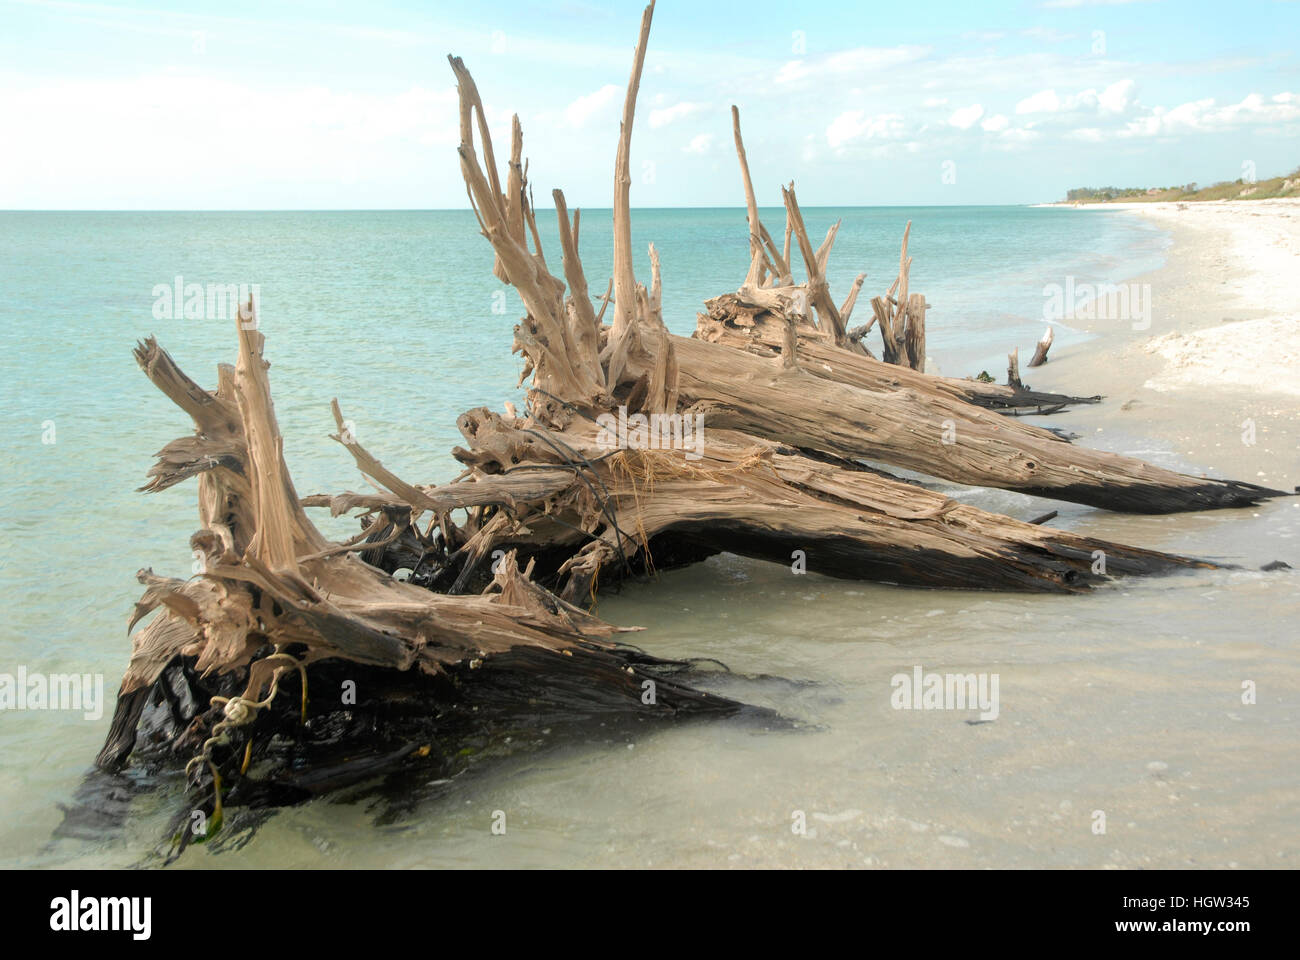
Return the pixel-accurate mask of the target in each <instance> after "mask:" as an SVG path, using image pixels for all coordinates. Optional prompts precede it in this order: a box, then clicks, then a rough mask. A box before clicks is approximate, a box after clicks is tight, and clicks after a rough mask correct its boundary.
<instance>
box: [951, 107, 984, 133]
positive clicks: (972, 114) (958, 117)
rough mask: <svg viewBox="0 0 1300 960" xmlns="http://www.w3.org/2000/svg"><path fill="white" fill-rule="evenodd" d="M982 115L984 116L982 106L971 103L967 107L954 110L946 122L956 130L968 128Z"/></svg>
mask: <svg viewBox="0 0 1300 960" xmlns="http://www.w3.org/2000/svg"><path fill="white" fill-rule="evenodd" d="M982 116H984V108H983V107H982V106H981V105H980V104H978V103H973V104H971V105H970V106H969V107H962V108H961V109H960V110H954V111H953V113H952V116H950V117H949V118H948V122H949V123H951V124H952V125H953V126H954V127H956V128H957V129H958V130H969V129H970V128H971V127H973V126H975V124H976V123H978V122H979V119H980V117H982Z"/></svg>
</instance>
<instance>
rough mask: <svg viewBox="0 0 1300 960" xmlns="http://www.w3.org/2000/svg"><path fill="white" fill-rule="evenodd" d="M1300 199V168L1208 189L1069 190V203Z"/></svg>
mask: <svg viewBox="0 0 1300 960" xmlns="http://www.w3.org/2000/svg"><path fill="white" fill-rule="evenodd" d="M1274 197H1300V167H1297V168H1296V169H1294V170H1292V171H1291V172H1290V173H1288V174H1286V175H1285V176H1281V177H1273V178H1271V179H1269V180H1255V181H1249V180H1245V179H1241V178H1238V179H1236V180H1223V181H1220V182H1219V183H1215V184H1211V185H1210V186H1208V187H1200V186H1198V185H1197V184H1195V183H1188V184H1185V185H1183V186H1181V187H1076V188H1074V189H1073V190H1068V191H1066V194H1065V200H1066V202H1067V203H1109V202H1113V201H1119V202H1123V203H1156V202H1160V201H1164V202H1168V201H1171V200H1178V201H1205V200H1268V199H1272V198H1274Z"/></svg>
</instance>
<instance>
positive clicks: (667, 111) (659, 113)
mask: <svg viewBox="0 0 1300 960" xmlns="http://www.w3.org/2000/svg"><path fill="white" fill-rule="evenodd" d="M707 107H708V104H707V103H692V102H691V101H689V100H683V101H682V102H681V103H675V104H673V105H672V106H671V107H662V108H660V109H658V110H651V111H650V126H651V127H666V126H668V124H670V123H672V122H673V121H674V120H681V119H682V118H683V117H689V116H691V115H692V114H695V113H699V112H700V111H701V110H704V109H705V108H707Z"/></svg>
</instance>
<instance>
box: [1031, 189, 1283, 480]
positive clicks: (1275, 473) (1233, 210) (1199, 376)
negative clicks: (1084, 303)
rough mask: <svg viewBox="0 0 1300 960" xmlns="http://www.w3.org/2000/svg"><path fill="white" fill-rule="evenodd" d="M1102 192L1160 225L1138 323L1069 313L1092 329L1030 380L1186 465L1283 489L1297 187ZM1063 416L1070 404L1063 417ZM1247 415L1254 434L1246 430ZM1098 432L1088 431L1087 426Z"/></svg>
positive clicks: (1096, 424) (1138, 280)
mask: <svg viewBox="0 0 1300 960" xmlns="http://www.w3.org/2000/svg"><path fill="white" fill-rule="evenodd" d="M1183 207H1184V208H1183V209H1178V205H1177V204H1175V203H1127V204H1123V203H1108V204H1091V205H1087V206H1081V207H1078V208H1073V207H1072V209H1079V210H1081V211H1082V210H1088V211H1097V210H1116V211H1119V212H1121V213H1125V214H1128V215H1137V216H1143V217H1144V218H1146V219H1147V220H1148V221H1151V222H1154V223H1156V224H1157V225H1159V226H1160V227H1161V228H1162V229H1163V230H1165V231H1167V232H1168V234H1169V235H1170V237H1171V240H1172V245H1171V246H1169V247H1168V248H1167V249H1166V250H1165V251H1164V257H1165V262H1164V265H1163V266H1161V267H1159V268H1157V269H1156V270H1153V271H1150V272H1148V273H1144V274H1140V275H1138V276H1136V277H1134V278H1132V279H1131V280H1129V281H1128V283H1130V284H1134V285H1138V286H1142V287H1144V288H1145V290H1146V291H1147V294H1148V296H1149V300H1148V301H1147V302H1148V304H1149V308H1150V314H1149V318H1150V326H1149V328H1148V329H1143V330H1134V329H1133V326H1134V323H1133V322H1132V321H1129V320H1115V319H1102V320H1079V319H1074V320H1070V321H1068V322H1069V324H1070V325H1071V326H1072V327H1074V328H1075V329H1078V330H1081V331H1083V332H1085V333H1088V334H1091V335H1092V336H1093V338H1092V339H1090V340H1088V341H1086V342H1085V343H1081V344H1073V345H1069V346H1066V347H1064V348H1063V349H1061V350H1060V351H1059V353H1053V354H1052V355H1051V356H1050V358H1049V360H1048V362H1047V363H1046V364H1044V365H1043V366H1041V367H1037V368H1034V369H1032V370H1030V369H1024V370H1022V371H1021V372H1022V376H1023V377H1024V378H1025V379H1026V380H1027V381H1029V382H1031V383H1032V385H1033V386H1034V387H1035V388H1036V389H1043V390H1052V391H1057V392H1062V393H1071V394H1077V395H1087V394H1093V393H1101V394H1103V395H1104V396H1105V397H1106V398H1107V399H1106V400H1105V401H1104V402H1103V403H1102V404H1100V405H1098V406H1097V407H1093V408H1092V409H1091V410H1089V411H1087V412H1086V414H1085V415H1084V416H1083V417H1082V418H1080V421H1081V424H1092V425H1093V426H1092V427H1091V428H1089V427H1088V426H1082V427H1081V428H1079V432H1080V433H1084V436H1085V440H1084V442H1087V443H1095V444H1097V445H1106V440H1105V438H1104V437H1103V436H1102V435H1104V433H1105V432H1107V431H1112V432H1120V433H1127V434H1130V435H1133V436H1137V437H1145V438H1147V439H1150V440H1156V441H1159V442H1161V443H1162V444H1163V445H1166V446H1168V447H1169V449H1170V450H1171V451H1172V452H1173V453H1175V454H1176V455H1177V456H1178V457H1179V458H1180V459H1182V460H1184V461H1185V462H1186V463H1187V464H1189V465H1190V466H1191V467H1192V468H1193V469H1194V470H1195V471H1196V472H1200V471H1204V472H1205V473H1207V474H1210V475H1219V476H1235V477H1238V478H1240V479H1243V480H1251V481H1253V482H1257V483H1260V484H1262V485H1264V486H1275V487H1279V488H1282V489H1287V490H1290V489H1293V488H1294V487H1295V486H1296V484H1297V482H1300V469H1298V466H1300V457H1298V456H1297V450H1298V449H1300V418H1297V417H1296V415H1295V414H1296V412H1297V409H1300V372H1298V370H1300V201H1297V200H1285V199H1283V200H1238V201H1232V202H1231V203H1201V204H1184V205H1183ZM1071 419H1074V418H1071ZM1252 429H1253V439H1254V442H1253V443H1251V442H1249V441H1250V439H1251V432H1252ZM1094 432H1095V433H1097V434H1098V436H1096V437H1095V438H1094V437H1093V436H1091V435H1090V434H1092V433H1094Z"/></svg>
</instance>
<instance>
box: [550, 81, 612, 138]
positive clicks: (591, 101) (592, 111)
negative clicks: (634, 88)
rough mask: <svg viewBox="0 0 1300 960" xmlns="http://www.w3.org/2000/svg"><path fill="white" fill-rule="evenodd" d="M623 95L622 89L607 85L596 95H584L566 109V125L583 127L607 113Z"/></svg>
mask: <svg viewBox="0 0 1300 960" xmlns="http://www.w3.org/2000/svg"><path fill="white" fill-rule="evenodd" d="M622 93H623V88H622V87H617V86H615V85H614V84H612V83H607V84H605V85H604V86H603V87H601V88H600V89H599V90H597V91H596V92H595V93H588V94H584V95H583V96H581V97H579V98H578V99H577V100H574V101H573V102H572V103H571V104H569V105H568V106H567V107H565V108H564V124H565V126H568V127H574V128H578V127H583V126H586V124H587V121H589V120H590V119H591V118H592V117H594V116H596V115H597V114H599V113H601V112H603V111H605V110H606V109H608V108H609V107H610V105H611V104H613V103H615V102H617V100H618V98H619V96H621V95H622Z"/></svg>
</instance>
